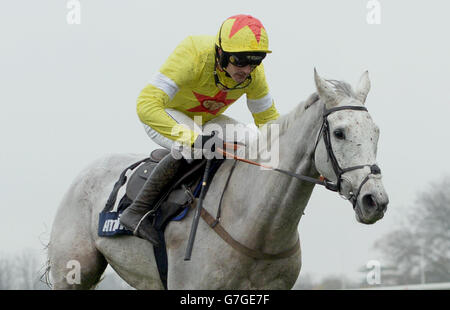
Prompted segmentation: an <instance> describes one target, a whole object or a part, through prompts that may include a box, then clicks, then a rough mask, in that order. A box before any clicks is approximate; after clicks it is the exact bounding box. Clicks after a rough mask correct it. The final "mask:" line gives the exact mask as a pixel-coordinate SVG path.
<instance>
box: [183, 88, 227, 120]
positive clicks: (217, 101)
mask: <svg viewBox="0 0 450 310" xmlns="http://www.w3.org/2000/svg"><path fill="white" fill-rule="evenodd" d="M193 93H194V96H195V97H196V98H197V100H198V101H199V102H200V105H199V106H196V107H194V108H191V109H189V110H188V111H189V112H206V113H209V114H213V115H216V114H217V113H218V112H219V111H220V109H222V108H223V107H224V106H227V105H229V104H232V103H233V102H235V101H236V99H227V92H224V91H222V90H220V91H219V92H218V93H217V94H216V95H215V96H214V97H209V96H205V95H202V94H198V93H196V92H193Z"/></svg>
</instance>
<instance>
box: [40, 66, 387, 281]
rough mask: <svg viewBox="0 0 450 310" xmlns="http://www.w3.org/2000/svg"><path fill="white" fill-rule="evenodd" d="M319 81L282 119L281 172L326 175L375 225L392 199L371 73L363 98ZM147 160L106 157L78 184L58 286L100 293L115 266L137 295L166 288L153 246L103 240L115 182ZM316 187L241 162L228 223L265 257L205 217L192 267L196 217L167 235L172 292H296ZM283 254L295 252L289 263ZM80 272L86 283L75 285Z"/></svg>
mask: <svg viewBox="0 0 450 310" xmlns="http://www.w3.org/2000/svg"><path fill="white" fill-rule="evenodd" d="M315 82H316V88H317V93H314V94H313V95H312V96H311V97H310V98H309V99H308V100H307V101H305V102H302V103H300V104H299V105H298V106H297V107H296V108H295V109H294V110H293V111H291V113H289V114H287V115H285V116H282V117H280V118H279V119H278V120H276V121H274V122H272V124H279V126H280V127H279V128H280V134H279V141H278V142H279V163H280V164H279V166H278V168H280V169H283V170H285V171H289V172H291V173H295V174H297V175H298V174H300V175H304V176H309V177H311V178H318V177H319V175H322V176H323V177H325V179H326V180H327V184H328V185H329V187H330V188H332V187H335V190H337V191H338V192H339V194H340V195H341V196H344V197H345V198H348V199H349V200H350V201H352V204H353V207H354V210H355V216H356V219H357V220H358V221H359V222H361V223H365V224H371V223H374V222H376V221H377V220H379V219H381V218H382V217H383V215H384V213H385V211H386V207H387V204H388V196H387V194H386V192H385V190H384V187H383V184H382V181H381V173H380V171H379V169H378V166H376V164H375V162H376V153H377V143H378V136H379V129H378V127H377V126H376V125H375V124H374V122H373V121H372V118H371V117H370V115H369V113H368V112H367V111H366V110H365V108H364V103H365V100H366V96H367V94H368V92H369V89H370V81H369V78H368V73H367V72H365V73H364V74H363V75H362V77H361V79H360V82H359V84H358V87H357V89H356V91H353V90H352V88H351V87H350V86H349V85H348V84H347V83H345V82H339V81H333V80H324V79H322V78H321V77H319V76H318V75H317V73H316V72H315ZM327 141H328V142H327ZM144 157H145V156H144V155H114V156H109V157H106V158H102V159H100V160H97V161H95V162H94V163H92V165H90V166H89V167H88V168H87V169H86V170H84V171H83V172H82V173H81V174H80V175H79V176H78V177H77V178H76V179H75V181H74V182H73V184H72V185H71V186H70V188H69V190H68V192H67V193H66V195H65V196H64V198H63V201H62V203H61V205H60V207H59V209H58V212H57V214H56V218H55V219H54V223H53V227H52V232H51V237H50V243H49V257H48V259H49V269H50V276H51V282H52V283H53V287H54V288H55V289H88V288H92V287H95V285H96V284H97V283H98V281H99V279H100V276H101V275H102V273H103V272H104V270H105V268H106V266H107V264H110V265H111V267H112V268H113V269H114V270H115V271H116V272H117V273H118V274H119V275H120V276H121V277H122V278H123V279H124V280H125V281H126V282H127V283H129V284H130V285H131V286H133V287H134V288H137V289H163V284H162V282H161V279H160V277H159V273H158V270H157V265H156V263H155V259H154V252H153V246H152V245H151V244H150V243H149V242H148V241H146V240H143V239H140V238H137V237H134V236H116V237H110V238H108V237H99V236H98V235H97V229H98V214H99V212H100V211H101V210H102V209H103V208H104V206H105V203H106V200H107V198H108V196H109V194H110V191H111V189H112V187H113V185H114V182H115V181H116V180H117V178H118V176H119V174H120V173H121V172H122V171H123V170H124V169H125V167H127V166H129V165H130V164H132V163H133V162H137V161H138V160H140V159H142V158H144ZM233 163H234V160H226V161H225V162H224V164H222V166H221V167H220V168H219V170H218V171H217V173H216V175H215V177H214V179H213V181H212V183H211V185H210V187H209V190H208V192H207V195H206V197H205V200H204V203H203V208H204V209H205V210H207V211H209V213H211V214H215V212H216V210H217V207H218V203H219V198H220V196H221V195H222V192H223V191H224V187H225V182H226V179H227V177H228V175H229V173H230V169H231V167H232V165H233ZM346 168H349V169H346ZM314 186H315V184H314V183H310V182H306V181H301V180H298V179H296V178H293V177H291V176H289V175H286V174H282V173H279V172H275V171H271V170H264V169H260V168H259V167H256V166H254V165H249V164H247V163H244V162H237V164H236V166H235V169H234V172H233V174H232V176H231V179H230V182H229V186H228V187H227V189H226V191H225V193H224V195H223V202H222V206H223V210H222V216H221V221H220V224H221V225H222V227H223V228H224V230H226V231H227V232H228V233H229V235H230V236H231V237H232V238H234V239H235V241H236V242H239V243H240V244H241V245H243V246H245V247H246V248H247V249H251V250H250V251H253V252H254V253H259V254H261V255H260V256H261V257H252V256H251V255H250V256H249V255H246V253H245V252H240V251H238V250H236V249H235V248H234V247H232V246H230V244H229V243H227V242H225V241H224V240H223V239H221V238H220V237H219V235H218V234H216V233H215V232H214V231H213V230H212V229H211V228H210V226H208V225H207V224H206V222H205V221H203V220H200V223H199V226H198V231H197V235H196V242H195V245H194V249H193V253H192V259H191V261H184V259H183V258H184V254H185V249H186V246H187V240H188V237H189V231H190V227H191V223H192V217H193V213H194V212H189V213H188V215H187V217H186V218H185V219H184V220H183V221H180V222H170V223H169V225H168V226H167V228H166V230H165V238H166V244H167V255H168V278H167V286H168V289H291V288H292V287H293V285H294V283H295V282H296V280H297V277H298V275H299V272H300V268H301V251H300V247H299V234H298V224H299V221H300V218H301V216H302V214H303V210H304V209H305V207H306V204H307V203H308V200H309V198H310V196H311V193H312V190H313V188H314ZM288 252H289V253H288ZM279 253H285V254H286V253H288V255H284V256H283V255H281V256H282V257H279V256H277V254H279ZM73 262H77V264H73ZM71 264H72V265H71ZM77 265H78V267H79V270H78V271H79V277H78V278H76V279H75V280H78V281H74V279H68V277H69V276H70V272H72V271H73V269H74V268H75V267H76V266H77ZM69 280H70V281H69Z"/></svg>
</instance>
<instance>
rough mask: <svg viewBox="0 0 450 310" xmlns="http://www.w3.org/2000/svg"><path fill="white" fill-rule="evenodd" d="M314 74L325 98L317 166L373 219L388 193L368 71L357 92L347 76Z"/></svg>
mask: <svg viewBox="0 0 450 310" xmlns="http://www.w3.org/2000/svg"><path fill="white" fill-rule="evenodd" d="M314 75H315V82H316V87H317V92H318V95H319V98H320V99H321V101H322V102H323V103H324V112H323V113H324V114H323V124H322V128H321V131H320V133H319V135H318V137H317V144H316V150H315V156H314V157H315V166H316V169H317V170H318V172H319V173H320V174H321V175H322V176H323V177H325V178H326V179H327V180H329V181H330V182H332V183H330V184H332V187H333V189H334V190H336V191H338V192H339V193H340V194H341V195H342V196H343V197H344V198H346V199H349V200H350V201H351V202H352V204H353V208H354V210H355V215H356V219H357V220H358V221H359V222H361V223H364V224H373V223H375V222H376V221H378V220H379V219H381V218H382V217H383V216H384V213H385V211H386V208H387V204H388V202H389V199H388V196H387V194H386V191H385V190H384V187H383V184H382V181H381V171H380V169H379V168H378V165H377V164H376V155H377V143H378V137H379V132H380V131H379V129H378V126H377V125H375V123H374V122H373V120H372V118H371V117H370V115H369V113H368V112H367V110H366V109H365V107H364V104H365V100H366V97H367V94H368V92H369V90H370V81H369V76H368V72H367V71H366V72H365V73H364V74H363V75H362V77H361V79H360V81H359V84H358V87H357V90H356V92H354V91H353V90H352V88H351V87H350V85H348V84H347V83H345V82H339V81H333V80H324V79H322V78H321V77H320V76H319V75H318V74H317V72H316V71H314Z"/></svg>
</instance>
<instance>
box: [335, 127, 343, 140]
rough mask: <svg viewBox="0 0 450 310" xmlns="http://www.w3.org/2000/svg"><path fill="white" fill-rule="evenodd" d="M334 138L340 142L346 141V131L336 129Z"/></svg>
mask: <svg viewBox="0 0 450 310" xmlns="http://www.w3.org/2000/svg"><path fill="white" fill-rule="evenodd" d="M334 136H335V137H336V138H338V139H339V140H344V139H345V134H344V131H343V130H342V129H336V130H335V131H334Z"/></svg>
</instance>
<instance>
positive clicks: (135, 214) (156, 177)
mask: <svg viewBox="0 0 450 310" xmlns="http://www.w3.org/2000/svg"><path fill="white" fill-rule="evenodd" d="M182 161H183V160H182V159H181V160H177V159H174V158H173V157H172V155H171V154H167V155H166V156H165V157H164V158H163V159H162V160H161V161H160V162H159V163H158V165H156V167H155V168H154V169H153V171H152V173H151V174H150V176H149V177H148V179H147V181H146V182H145V184H144V186H143V187H142V189H141V190H140V192H139V193H138V195H137V197H136V199H135V200H134V201H133V203H132V204H131V205H130V206H129V207H128V208H126V209H125V211H124V212H123V213H122V215H121V216H120V224H122V225H123V226H124V227H125V228H127V229H129V230H131V231H132V232H133V234H134V235H135V236H137V237H140V238H143V239H146V240H148V241H150V242H151V243H152V244H153V245H154V246H158V245H159V241H158V240H159V238H158V233H157V231H156V229H155V228H154V227H153V223H152V221H151V216H149V215H151V213H152V211H153V207H154V205H155V203H156V202H157V199H158V198H159V196H160V193H161V191H162V190H163V188H164V187H166V186H167V185H168V184H169V182H170V181H171V180H172V179H173V177H174V176H175V174H176V173H177V171H178V170H179V168H180V166H181V164H182Z"/></svg>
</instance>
